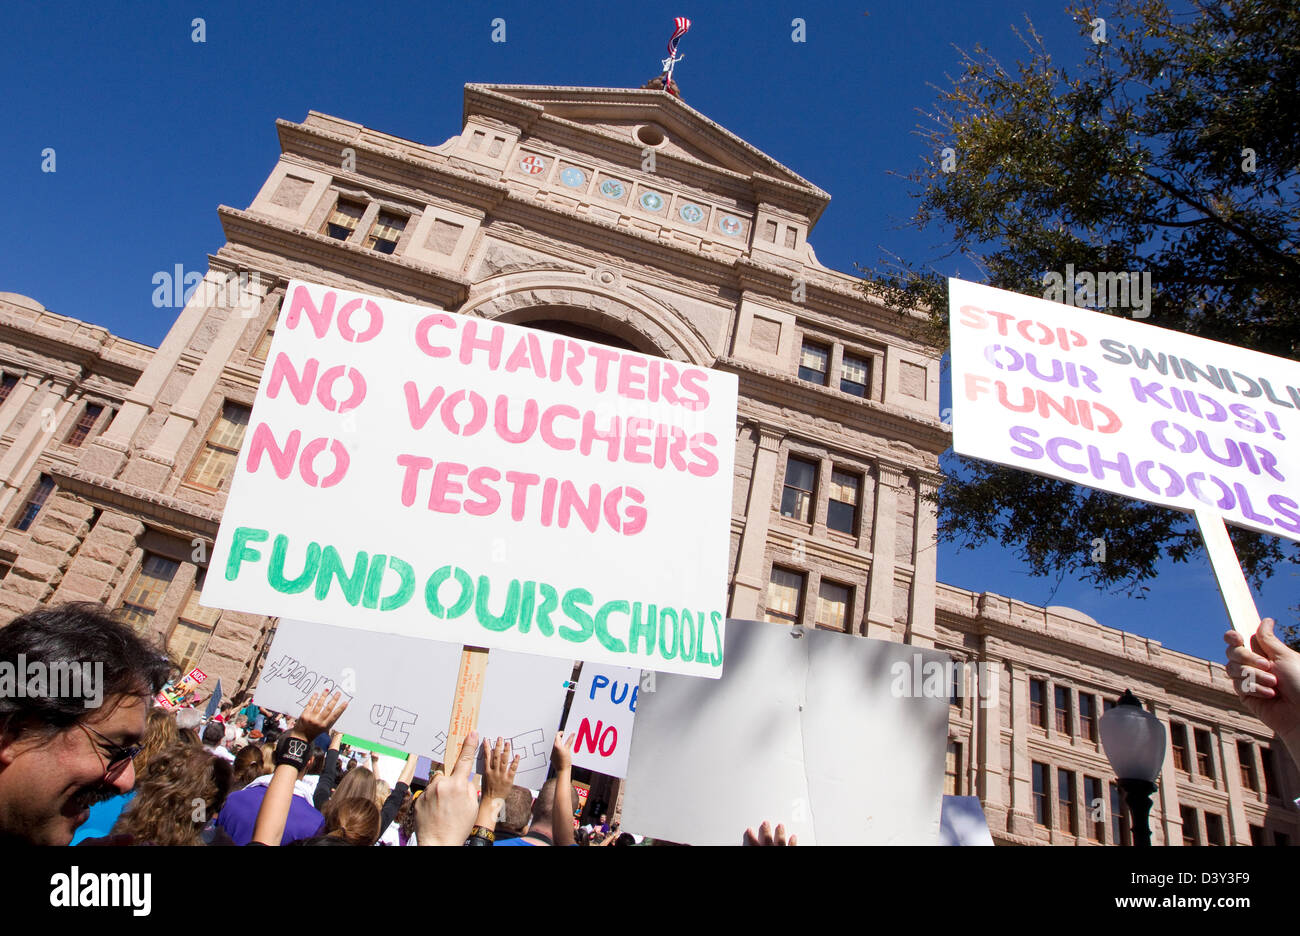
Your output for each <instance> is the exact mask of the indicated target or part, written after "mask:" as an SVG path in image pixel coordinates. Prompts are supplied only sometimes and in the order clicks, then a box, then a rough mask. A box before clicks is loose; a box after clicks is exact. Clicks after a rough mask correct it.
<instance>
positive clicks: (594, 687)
mask: <svg viewBox="0 0 1300 936" xmlns="http://www.w3.org/2000/svg"><path fill="white" fill-rule="evenodd" d="M640 681H641V671H640V670H634V669H628V668H627V667H625V666H604V665H602V664H599V663H584V664H582V675H581V676H580V677H579V678H578V688H577V689H576V690H575V691H574V694H573V703H572V704H571V705H570V706H569V718H568V721H566V722H565V723H564V731H565V733H566V734H570V733H571V734H576V735H577V736H578V737H577V743H576V744H575V745H574V753H573V764H574V766H575V767H585V768H587V769H588V770H595V771H598V772H600V773H603V774H605V775H607V776H610V777H626V776H627V752H628V749H629V748H630V747H631V746H632V725H633V723H634V722H635V721H636V702H637V695H638V691H639V687H638V684H639V683H640Z"/></svg>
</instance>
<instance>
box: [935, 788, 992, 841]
mask: <svg viewBox="0 0 1300 936" xmlns="http://www.w3.org/2000/svg"><path fill="white" fill-rule="evenodd" d="M939 844H940V845H992V844H993V834H992V833H991V832H989V822H988V819H987V818H985V816H984V807H983V806H981V805H980V798H979V797H978V796H950V795H947V796H944V798H943V808H942V810H941V812H940V814H939Z"/></svg>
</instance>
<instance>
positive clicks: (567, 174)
mask: <svg viewBox="0 0 1300 936" xmlns="http://www.w3.org/2000/svg"><path fill="white" fill-rule="evenodd" d="M560 181H561V182H563V183H564V184H565V185H567V186H568V187H569V188H582V187H583V186H584V185H586V184H587V173H585V172H583V171H582V170H581V169H579V168H577V167H576V166H565V167H564V171H563V172H561V173H560Z"/></svg>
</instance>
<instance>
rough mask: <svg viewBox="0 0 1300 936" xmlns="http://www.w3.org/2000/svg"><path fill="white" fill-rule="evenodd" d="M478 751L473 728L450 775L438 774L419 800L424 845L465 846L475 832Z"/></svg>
mask: <svg viewBox="0 0 1300 936" xmlns="http://www.w3.org/2000/svg"><path fill="white" fill-rule="evenodd" d="M477 751H478V732H477V731H471V732H470V733H469V735H468V736H467V737H466V738H465V743H464V744H462V745H461V747H460V754H459V755H458V756H457V758H456V762H455V765H454V767H453V769H452V772H451V774H450V775H447V774H444V773H442V772H441V771H439V772H437V773H435V774H434V775H433V776H432V777H431V778H430V780H429V788H428V789H427V790H426V791H425V793H424V795H423V796H421V797H420V798H419V799H418V800H416V802H415V834H416V838H417V839H418V840H419V842H420V844H421V845H463V844H464V843H465V839H467V838H468V837H469V834H470V832H472V831H473V829H474V817H475V815H476V814H477V813H478V797H477V796H476V795H475V793H474V788H473V786H471V785H470V779H471V777H472V776H473V773H474V755H475V753H476V752H477Z"/></svg>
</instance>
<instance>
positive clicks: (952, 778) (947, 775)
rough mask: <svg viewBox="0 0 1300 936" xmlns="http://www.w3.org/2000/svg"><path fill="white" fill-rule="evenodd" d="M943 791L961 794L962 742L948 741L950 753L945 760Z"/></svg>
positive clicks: (949, 793) (952, 794)
mask: <svg viewBox="0 0 1300 936" xmlns="http://www.w3.org/2000/svg"><path fill="white" fill-rule="evenodd" d="M943 792H944V793H946V794H948V795H949V796H961V743H960V742H958V741H949V742H948V754H947V757H946V759H945V761H944V774H943Z"/></svg>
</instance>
